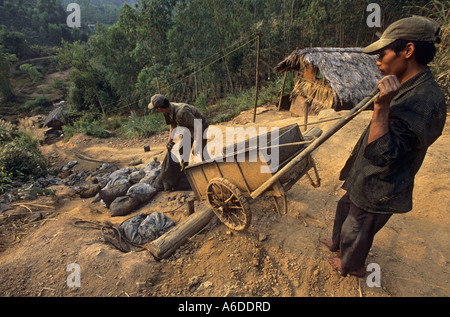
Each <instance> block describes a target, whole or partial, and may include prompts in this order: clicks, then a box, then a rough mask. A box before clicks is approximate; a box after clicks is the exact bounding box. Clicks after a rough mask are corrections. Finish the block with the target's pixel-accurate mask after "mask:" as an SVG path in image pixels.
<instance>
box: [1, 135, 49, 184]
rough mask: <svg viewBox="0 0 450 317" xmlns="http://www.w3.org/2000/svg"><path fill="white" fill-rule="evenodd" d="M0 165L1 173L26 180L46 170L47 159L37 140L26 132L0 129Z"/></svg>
mask: <svg viewBox="0 0 450 317" xmlns="http://www.w3.org/2000/svg"><path fill="white" fill-rule="evenodd" d="M1 135H2V138H1V143H2V147H1V149H0V166H2V175H3V176H5V175H7V176H8V177H10V178H11V177H12V178H18V179H20V180H24V181H25V180H28V179H30V178H35V177H39V176H42V175H44V174H45V173H46V171H47V160H46V158H45V157H44V156H43V155H42V153H41V152H40V150H39V141H38V140H36V139H34V138H32V137H31V136H29V135H28V134H26V133H23V132H18V131H7V130H4V129H2V133H1Z"/></svg>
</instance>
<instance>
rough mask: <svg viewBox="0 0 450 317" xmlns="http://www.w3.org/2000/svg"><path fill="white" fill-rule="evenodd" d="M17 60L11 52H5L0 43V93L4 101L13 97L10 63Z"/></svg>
mask: <svg viewBox="0 0 450 317" xmlns="http://www.w3.org/2000/svg"><path fill="white" fill-rule="evenodd" d="M16 61H17V57H16V56H15V55H13V54H9V53H6V52H5V51H4V49H3V47H2V46H1V45H0V95H1V97H3V99H4V100H5V101H10V100H12V99H13V98H14V93H13V91H12V88H11V81H10V80H11V65H12V63H14V62H16Z"/></svg>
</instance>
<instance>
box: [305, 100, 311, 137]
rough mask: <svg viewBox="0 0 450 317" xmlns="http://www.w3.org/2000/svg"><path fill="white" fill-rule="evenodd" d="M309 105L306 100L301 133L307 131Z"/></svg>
mask: <svg viewBox="0 0 450 317" xmlns="http://www.w3.org/2000/svg"><path fill="white" fill-rule="evenodd" d="M310 104H311V102H308V100H306V102H305V118H304V122H303V123H304V124H305V125H304V127H303V132H305V131H307V130H308V114H309V105H310Z"/></svg>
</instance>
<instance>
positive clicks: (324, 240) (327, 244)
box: [319, 238, 333, 251]
mask: <svg viewBox="0 0 450 317" xmlns="http://www.w3.org/2000/svg"><path fill="white" fill-rule="evenodd" d="M319 241H320V242H322V243H323V244H325V245H326V246H327V247H328V249H330V251H331V246H332V245H333V241H332V240H331V238H322V239H319Z"/></svg>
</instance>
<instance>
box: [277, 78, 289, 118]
mask: <svg viewBox="0 0 450 317" xmlns="http://www.w3.org/2000/svg"><path fill="white" fill-rule="evenodd" d="M286 76H287V71H286V72H284V79H283V87H282V88H281V94H280V101H278V109H277V110H278V111H280V107H281V100H282V99H283V94H284V86H285V85H286Z"/></svg>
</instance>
